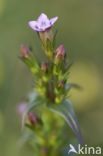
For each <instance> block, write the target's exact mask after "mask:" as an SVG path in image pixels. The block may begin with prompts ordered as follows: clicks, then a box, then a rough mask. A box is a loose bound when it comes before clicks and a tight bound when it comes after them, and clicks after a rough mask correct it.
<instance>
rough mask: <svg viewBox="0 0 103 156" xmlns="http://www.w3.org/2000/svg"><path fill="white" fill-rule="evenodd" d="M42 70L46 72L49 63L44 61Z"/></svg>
mask: <svg viewBox="0 0 103 156" xmlns="http://www.w3.org/2000/svg"><path fill="white" fill-rule="evenodd" d="M41 70H42V71H43V72H44V73H46V72H47V71H48V63H46V62H45V63H42V64H41Z"/></svg>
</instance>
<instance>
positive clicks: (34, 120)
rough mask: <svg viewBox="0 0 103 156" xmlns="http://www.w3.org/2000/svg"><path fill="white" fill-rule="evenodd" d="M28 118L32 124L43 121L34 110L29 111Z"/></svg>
mask: <svg viewBox="0 0 103 156" xmlns="http://www.w3.org/2000/svg"><path fill="white" fill-rule="evenodd" d="M28 120H29V122H30V124H31V125H35V124H38V123H41V120H40V119H39V118H38V117H37V115H36V114H34V113H32V112H29V113H28Z"/></svg>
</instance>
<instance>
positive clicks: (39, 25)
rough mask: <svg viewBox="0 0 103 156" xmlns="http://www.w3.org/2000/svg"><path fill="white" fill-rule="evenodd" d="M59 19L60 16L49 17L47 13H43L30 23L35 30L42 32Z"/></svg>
mask: <svg viewBox="0 0 103 156" xmlns="http://www.w3.org/2000/svg"><path fill="white" fill-rule="evenodd" d="M57 19H58V17H53V18H51V19H49V18H48V17H47V15H46V14H44V13H42V14H41V15H40V16H39V17H38V19H37V20H36V21H29V23H28V24H29V26H30V27H31V28H32V29H33V30H35V31H37V32H42V31H45V30H47V29H48V28H51V27H52V26H53V25H54V23H55V22H56V21H57Z"/></svg>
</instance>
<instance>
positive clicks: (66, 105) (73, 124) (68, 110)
mask: <svg viewBox="0 0 103 156" xmlns="http://www.w3.org/2000/svg"><path fill="white" fill-rule="evenodd" d="M50 110H51V111H53V112H55V113H57V114H59V115H60V116H62V117H63V118H64V119H65V121H66V122H67V123H68V125H69V126H70V128H71V129H72V131H73V132H74V134H75V135H76V137H77V139H78V141H79V142H80V143H81V144H83V138H82V135H81V131H80V126H79V123H78V120H77V117H76V115H75V112H74V110H73V107H72V104H71V102H70V101H69V100H65V101H63V103H62V104H60V105H58V106H54V107H52V108H50Z"/></svg>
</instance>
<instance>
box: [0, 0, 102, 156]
mask: <svg viewBox="0 0 103 156" xmlns="http://www.w3.org/2000/svg"><path fill="white" fill-rule="evenodd" d="M41 12H44V13H46V14H47V15H48V16H49V17H53V16H56V15H57V16H59V20H58V22H57V23H56V26H55V28H57V29H58V35H57V45H58V44H59V43H64V45H65V47H66V50H67V52H68V54H69V60H71V61H73V66H72V68H71V75H70V81H71V82H76V83H78V84H80V85H81V86H82V88H83V90H82V91H77V90H72V91H71V92H70V99H71V100H72V101H73V104H74V108H75V111H76V113H77V116H78V119H79V123H80V126H81V129H82V133H83V136H84V139H85V142H86V144H88V146H89V145H91V146H101V147H102V146H103V123H102V121H103V0H78V1H77V0H60V1H59V0H51V1H50V0H22V1H21V0H0V156H21V155H22V156H24V155H25V156H28V155H29V156H32V155H33V151H32V150H30V149H29V148H26V147H24V148H23V149H22V150H21V152H19V150H18V141H19V139H20V136H21V125H20V119H19V117H18V114H17V110H16V109H17V105H18V104H19V103H20V101H22V100H23V99H24V98H25V97H26V95H27V94H28V93H29V91H30V90H31V89H32V77H31V74H30V73H29V72H28V70H27V69H26V67H25V66H24V64H23V63H22V62H21V61H20V60H19V59H18V56H19V47H20V45H21V43H26V44H29V45H31V46H32V47H33V49H34V50H35V51H36V52H38V50H40V48H39V43H38V39H37V35H36V33H34V32H33V31H32V30H31V29H30V28H29V27H28V24H27V23H28V21H29V20H33V19H36V18H37V17H38V15H39V14H40V13H41ZM38 57H41V56H40V55H38ZM69 60H68V61H69ZM61 137H62V136H61ZM70 138H71V136H70ZM34 155H35V154H34Z"/></svg>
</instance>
